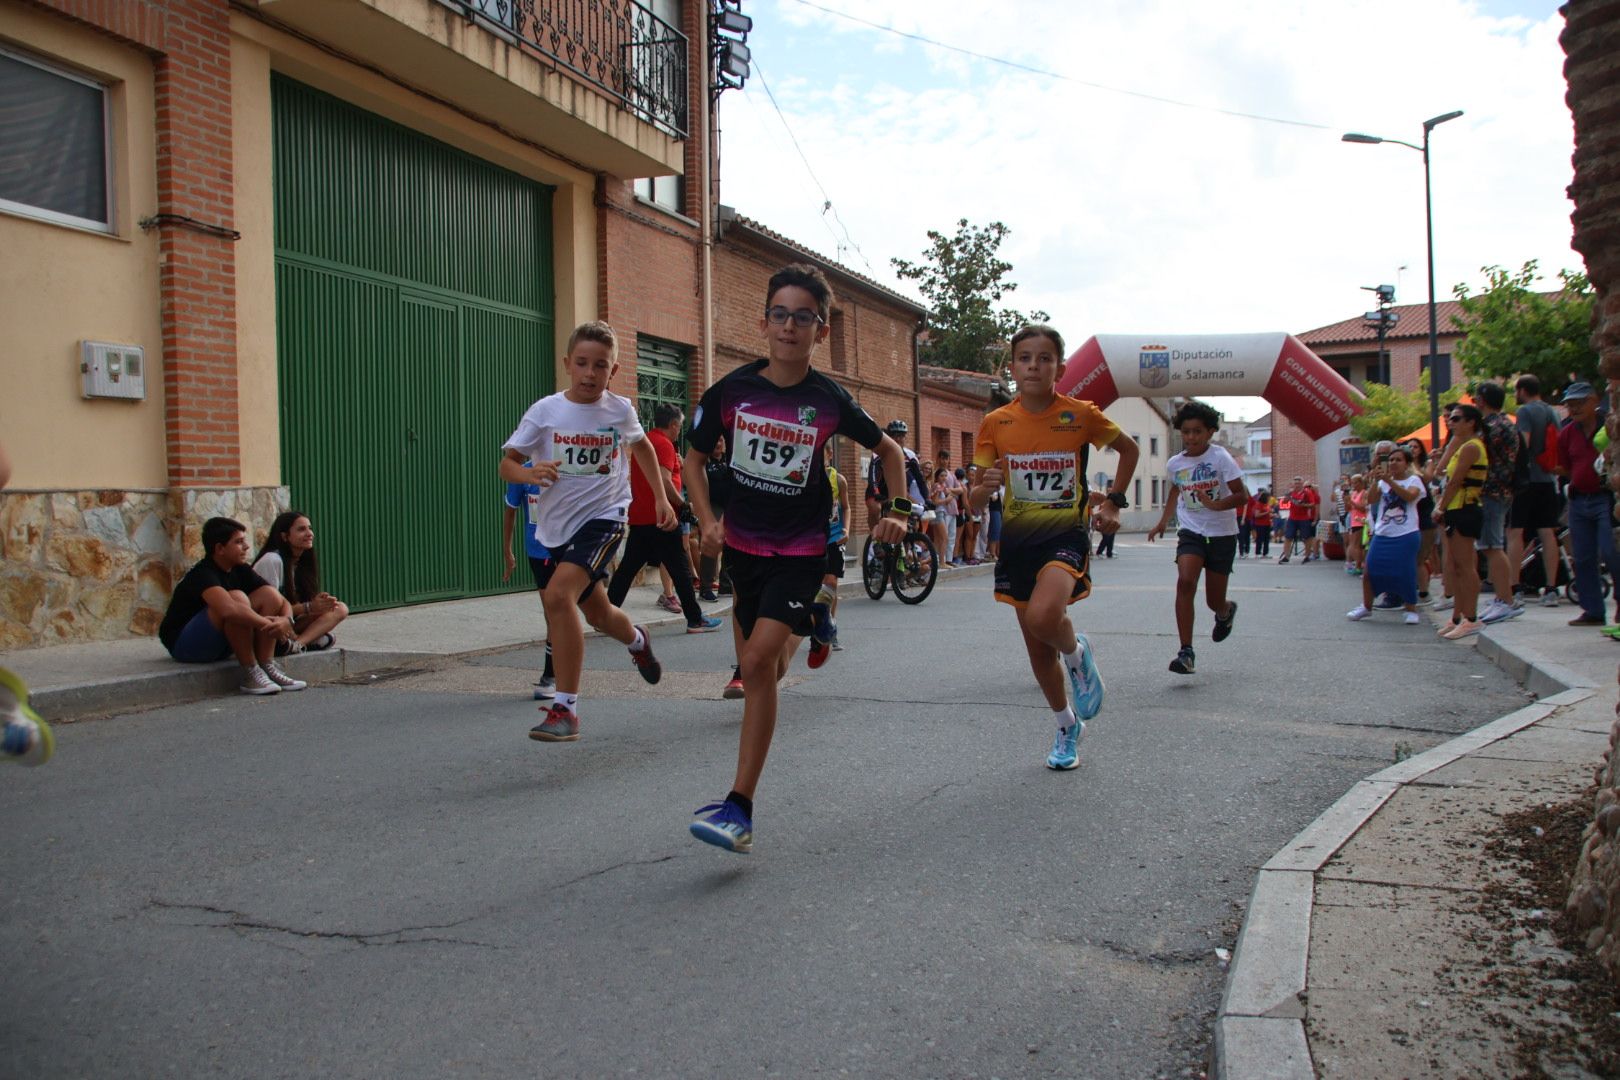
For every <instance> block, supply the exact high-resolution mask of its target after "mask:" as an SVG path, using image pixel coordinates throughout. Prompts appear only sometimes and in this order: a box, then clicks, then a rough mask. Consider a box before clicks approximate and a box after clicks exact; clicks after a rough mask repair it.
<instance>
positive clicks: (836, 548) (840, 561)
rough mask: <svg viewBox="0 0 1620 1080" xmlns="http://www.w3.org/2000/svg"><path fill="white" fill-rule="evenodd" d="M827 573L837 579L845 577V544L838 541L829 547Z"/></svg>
mask: <svg viewBox="0 0 1620 1080" xmlns="http://www.w3.org/2000/svg"><path fill="white" fill-rule="evenodd" d="M826 572H827V573H829V574H831V575H832V576H833V577H835V578H841V577H843V576H844V542H843V541H842V540H836V541H834V542H833V543H831V544H828V545H827V569H826Z"/></svg>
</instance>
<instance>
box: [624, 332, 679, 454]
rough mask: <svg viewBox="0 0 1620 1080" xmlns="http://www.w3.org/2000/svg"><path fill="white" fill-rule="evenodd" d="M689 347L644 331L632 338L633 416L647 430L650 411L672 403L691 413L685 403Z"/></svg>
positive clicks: (648, 428)
mask: <svg viewBox="0 0 1620 1080" xmlns="http://www.w3.org/2000/svg"><path fill="white" fill-rule="evenodd" d="M690 355H691V350H690V349H687V348H685V347H684V346H681V345H674V344H671V343H670V342H667V341H659V340H658V339H657V338H650V337H647V336H646V335H645V334H641V335H638V336H637V337H636V415H637V416H638V417H639V418H640V419H641V426H642V427H643V428H646V429H647V430H648V431H651V430H652V426H653V410H654V409H656V408H657V407H658V406H659V405H674V406H675V407H676V408H678V409H680V410H681V412H682V413H684V414H685V415H687V416H688V417H690V416H691V414H692V410H691V409H690V408H689V407H688V406H687V397H688V385H689V384H688V382H687V370H686V369H687V359H688V357H689V356H690Z"/></svg>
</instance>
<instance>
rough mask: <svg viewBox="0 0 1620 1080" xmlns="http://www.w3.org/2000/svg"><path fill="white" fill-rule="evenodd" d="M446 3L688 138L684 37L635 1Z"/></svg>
mask: <svg viewBox="0 0 1620 1080" xmlns="http://www.w3.org/2000/svg"><path fill="white" fill-rule="evenodd" d="M441 2H442V3H444V4H447V5H449V6H450V7H452V8H456V9H458V10H460V11H462V12H464V13H465V14H466V15H467V16H468V17H469V18H478V19H479V20H480V21H482V22H483V23H484V24H485V25H486V26H487V27H488V28H489V29H491V30H492V31H494V32H496V33H500V34H503V35H505V36H508V37H510V38H512V39H514V40H515V41H517V42H518V43H519V44H521V45H525V46H528V47H530V48H532V49H535V50H536V51H538V52H540V53H541V54H543V55H544V56H545V57H547V58H548V59H549V60H551V61H553V62H554V63H556V64H557V65H558V66H560V67H562V68H563V69H565V70H567V71H568V72H570V73H571V74H573V75H574V76H576V77H577V78H579V79H581V80H583V81H585V82H587V83H589V84H590V85H591V86H594V87H596V88H597V89H599V90H603V91H605V92H607V93H608V94H609V95H611V96H612V97H614V98H615V99H617V100H618V101H619V103H620V104H622V105H623V106H624V107H625V108H626V109H628V110H630V111H631V112H633V113H635V114H636V115H637V116H639V117H641V118H642V119H643V120H646V121H647V122H649V123H652V124H656V125H657V126H658V127H659V128H661V129H663V130H664V131H666V132H668V133H669V134H671V135H674V136H676V137H677V138H685V137H686V134H687V131H688V130H689V125H688V123H687V111H688V102H687V98H688V95H687V58H688V51H689V50H688V47H687V40H686V35H685V34H683V33H681V32H680V30H679V29H677V28H676V27H673V26H671V25H670V24H669V23H667V22H665V21H664V20H663V19H660V18H659V17H658V16H656V15H654V14H653V13H652V12H651V11H649V10H647V9H646V8H645V7H643V6H641V5H640V4H638V3H636V2H635V0H441Z"/></svg>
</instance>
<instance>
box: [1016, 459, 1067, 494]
mask: <svg viewBox="0 0 1620 1080" xmlns="http://www.w3.org/2000/svg"><path fill="white" fill-rule="evenodd" d="M1006 461H1007V484H1008V489H1009V490H1010V492H1011V493H1012V497H1013V498H1015V499H1017V500H1019V501H1020V502H1033V503H1043V504H1047V505H1058V504H1062V505H1073V504H1074V498H1075V469H1074V455H1073V454H1008V455H1007V456H1006Z"/></svg>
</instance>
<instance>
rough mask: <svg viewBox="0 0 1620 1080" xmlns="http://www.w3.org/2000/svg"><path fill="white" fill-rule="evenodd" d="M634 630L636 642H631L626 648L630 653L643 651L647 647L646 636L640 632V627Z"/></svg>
mask: <svg viewBox="0 0 1620 1080" xmlns="http://www.w3.org/2000/svg"><path fill="white" fill-rule="evenodd" d="M634 630H635V632H636V640H634V641H632V642H631V643H630V644H629V645H628V646H626V647H627V648H628V649H629V650H630V651H631V652H640V651H641V650H642V649H645V648H646V647H647V635H646V634H643V633H642V632H641V627H639V626H637V627H634Z"/></svg>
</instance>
